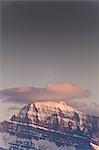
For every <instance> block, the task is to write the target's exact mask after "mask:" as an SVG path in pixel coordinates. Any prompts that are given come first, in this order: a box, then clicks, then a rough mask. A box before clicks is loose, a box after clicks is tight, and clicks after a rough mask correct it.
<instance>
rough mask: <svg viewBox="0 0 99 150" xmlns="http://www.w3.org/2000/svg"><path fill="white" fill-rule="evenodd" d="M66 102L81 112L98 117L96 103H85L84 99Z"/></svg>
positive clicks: (98, 107)
mask: <svg viewBox="0 0 99 150" xmlns="http://www.w3.org/2000/svg"><path fill="white" fill-rule="evenodd" d="M67 103H68V105H71V106H72V107H74V108H75V109H77V110H79V111H81V112H82V113H86V114H90V115H93V116H97V117H99V104H97V103H89V102H88V103H87V102H86V100H85V101H82V100H80V99H79V100H71V101H67Z"/></svg>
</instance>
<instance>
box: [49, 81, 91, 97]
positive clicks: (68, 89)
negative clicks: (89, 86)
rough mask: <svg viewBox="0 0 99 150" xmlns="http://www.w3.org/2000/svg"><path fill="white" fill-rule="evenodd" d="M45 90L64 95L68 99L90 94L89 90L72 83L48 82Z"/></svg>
mask: <svg viewBox="0 0 99 150" xmlns="http://www.w3.org/2000/svg"><path fill="white" fill-rule="evenodd" d="M47 90H48V91H52V92H56V93H60V94H62V95H65V96H66V98H69V99H72V98H81V97H89V96H90V95H91V93H90V91H89V90H85V89H82V88H81V87H80V86H78V85H76V84H72V83H49V84H48V87H47Z"/></svg>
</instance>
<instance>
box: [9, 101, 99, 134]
mask: <svg viewBox="0 0 99 150" xmlns="http://www.w3.org/2000/svg"><path fill="white" fill-rule="evenodd" d="M13 119H15V120H17V121H22V122H24V123H26V122H27V123H30V124H36V125H39V126H43V127H47V128H50V129H54V130H58V131H64V130H65V129H67V130H68V128H69V129H71V130H76V129H79V130H80V131H83V132H85V133H88V132H91V131H92V130H94V129H96V128H98V125H97V122H98V119H99V118H98V119H97V118H95V117H93V116H88V115H85V114H82V113H81V112H79V111H77V110H76V109H74V108H72V107H71V106H69V105H67V104H66V103H65V102H64V101H57V102H56V101H54V102H53V101H47V102H31V103H30V104H28V105H26V106H25V107H23V108H22V109H21V110H20V112H19V113H18V114H17V115H16V116H13V117H12V120H13Z"/></svg>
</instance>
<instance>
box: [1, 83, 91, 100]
mask: <svg viewBox="0 0 99 150" xmlns="http://www.w3.org/2000/svg"><path fill="white" fill-rule="evenodd" d="M1 94H2V95H6V96H9V97H10V98H9V100H10V101H11V100H12V101H19V102H29V100H30V97H31V100H34V101H37V100H44V101H46V100H68V99H69V100H70V99H76V98H82V97H89V96H90V95H91V94H90V91H89V90H86V89H82V88H81V87H80V86H78V85H76V84H72V83H49V84H48V86H47V87H46V88H35V87H18V88H13V89H5V90H2V91H1Z"/></svg>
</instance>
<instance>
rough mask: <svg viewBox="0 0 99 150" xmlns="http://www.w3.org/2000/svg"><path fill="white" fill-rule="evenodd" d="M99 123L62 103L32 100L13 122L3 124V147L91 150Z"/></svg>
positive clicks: (1, 134)
mask: <svg viewBox="0 0 99 150" xmlns="http://www.w3.org/2000/svg"><path fill="white" fill-rule="evenodd" d="M98 121H99V118H97V117H93V116H88V115H86V114H82V113H81V112H80V111H78V110H76V109H74V108H73V107H71V106H69V105H67V104H66V103H65V102H64V101H62V100H60V101H55V100H53V101H47V102H45V101H44V102H34V101H31V102H30V103H28V104H27V105H25V106H24V107H23V108H22V109H21V110H20V111H19V112H18V113H17V114H15V115H13V116H12V117H11V119H10V121H4V122H1V124H0V139H1V141H2V142H1V143H0V146H1V147H3V148H5V146H6V149H8V146H9V145H10V148H12V147H13V148H12V149H14V148H15V147H16V148H17V149H18V147H20V148H22V149H23V147H25V148H26V147H28V148H27V149H29V147H30V148H31V149H35V150H39V149H40V150H50V149H52V150H56V149H57V150H58V149H59V150H60V149H61V150H68V149H71V150H76V148H77V147H78V148H79V147H80V148H79V149H80V150H83V149H85V150H91V148H90V141H91V139H90V138H91V136H92V134H93V132H94V130H96V129H97V130H98V128H99V126H98ZM27 140H28V141H27ZM6 143H9V144H6ZM40 143H43V145H41V144H40ZM34 146H35V147H36V148H33V147H34ZM40 147H41V148H40ZM81 148H82V149H81Z"/></svg>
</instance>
